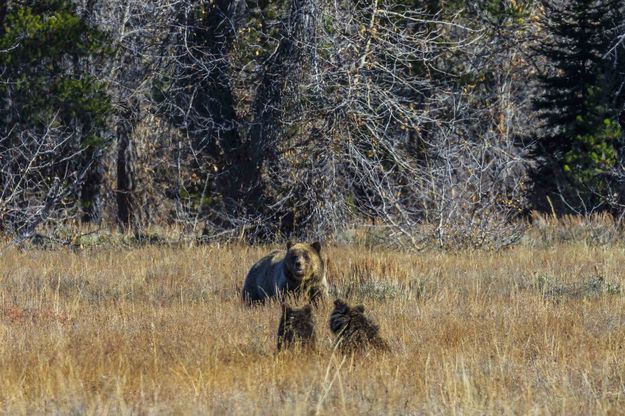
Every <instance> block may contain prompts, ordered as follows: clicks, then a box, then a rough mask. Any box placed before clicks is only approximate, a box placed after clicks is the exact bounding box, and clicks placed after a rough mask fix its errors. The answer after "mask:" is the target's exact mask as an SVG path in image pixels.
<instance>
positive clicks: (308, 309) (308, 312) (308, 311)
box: [302, 303, 312, 315]
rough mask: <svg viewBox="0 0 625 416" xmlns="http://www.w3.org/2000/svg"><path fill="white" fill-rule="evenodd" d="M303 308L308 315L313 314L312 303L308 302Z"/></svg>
mask: <svg viewBox="0 0 625 416" xmlns="http://www.w3.org/2000/svg"><path fill="white" fill-rule="evenodd" d="M302 310H303V311H304V312H306V314H307V315H310V314H312V306H310V303H307V304H306V305H304V307H303V308H302Z"/></svg>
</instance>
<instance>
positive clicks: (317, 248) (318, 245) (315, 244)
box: [310, 241, 321, 254]
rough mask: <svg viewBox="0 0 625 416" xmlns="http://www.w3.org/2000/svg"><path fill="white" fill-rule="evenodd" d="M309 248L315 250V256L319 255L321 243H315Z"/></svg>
mask: <svg viewBox="0 0 625 416" xmlns="http://www.w3.org/2000/svg"><path fill="white" fill-rule="evenodd" d="M310 246H311V247H312V248H314V249H315V251H316V252H317V254H321V243H320V242H319V241H315V242H314V243H312V244H311V245H310Z"/></svg>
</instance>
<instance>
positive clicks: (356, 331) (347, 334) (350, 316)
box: [330, 299, 390, 353]
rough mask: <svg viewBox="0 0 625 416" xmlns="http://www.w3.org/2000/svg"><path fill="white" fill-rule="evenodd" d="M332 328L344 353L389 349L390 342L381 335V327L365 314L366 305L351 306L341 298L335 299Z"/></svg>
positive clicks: (331, 317) (331, 318)
mask: <svg viewBox="0 0 625 416" xmlns="http://www.w3.org/2000/svg"><path fill="white" fill-rule="evenodd" d="M330 330H331V331H332V333H333V334H334V335H335V336H336V344H335V345H337V347H338V348H339V349H340V350H341V351H342V352H343V353H350V352H354V351H363V350H364V351H366V350H369V349H376V350H382V351H388V350H389V349H390V348H389V346H388V343H387V342H386V341H385V340H384V339H383V338H382V337H380V334H379V332H380V329H379V327H378V325H376V324H375V323H374V322H373V321H371V320H370V319H369V318H367V317H366V316H365V307H364V306H363V305H357V306H354V307H350V306H349V305H348V304H347V303H346V302H344V301H343V300H341V299H336V300H335V301H334V310H333V311H332V314H331V315H330Z"/></svg>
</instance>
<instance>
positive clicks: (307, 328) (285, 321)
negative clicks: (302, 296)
mask: <svg viewBox="0 0 625 416" xmlns="http://www.w3.org/2000/svg"><path fill="white" fill-rule="evenodd" d="M315 341H316V335H315V319H314V317H313V311H312V307H311V306H310V305H306V306H304V307H303V308H300V309H296V308H292V307H291V306H289V305H287V304H286V303H283V304H282V317H281V318H280V325H279V326H278V351H280V350H282V349H284V348H289V347H292V346H294V345H297V344H299V345H301V346H303V347H310V348H314V347H315Z"/></svg>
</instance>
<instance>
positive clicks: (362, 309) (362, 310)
mask: <svg viewBox="0 0 625 416" xmlns="http://www.w3.org/2000/svg"><path fill="white" fill-rule="evenodd" d="M354 311H356V312H358V313H365V306H364V305H358V306H354Z"/></svg>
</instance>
